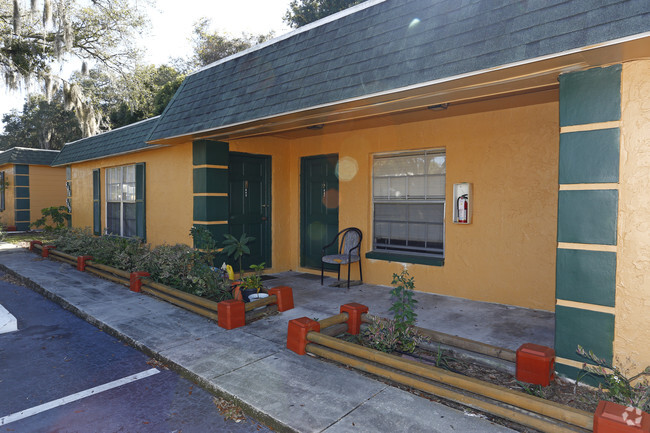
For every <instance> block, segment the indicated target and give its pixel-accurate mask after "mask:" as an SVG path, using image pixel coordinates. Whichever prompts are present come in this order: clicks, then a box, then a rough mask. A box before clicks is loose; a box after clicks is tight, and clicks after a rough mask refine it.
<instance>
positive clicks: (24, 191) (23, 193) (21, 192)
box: [14, 186, 29, 198]
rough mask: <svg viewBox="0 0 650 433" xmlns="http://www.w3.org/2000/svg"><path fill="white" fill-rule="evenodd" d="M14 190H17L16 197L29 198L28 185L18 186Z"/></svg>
mask: <svg viewBox="0 0 650 433" xmlns="http://www.w3.org/2000/svg"><path fill="white" fill-rule="evenodd" d="M14 191H15V192H16V198H29V187H28V186H17V187H15V188H14Z"/></svg>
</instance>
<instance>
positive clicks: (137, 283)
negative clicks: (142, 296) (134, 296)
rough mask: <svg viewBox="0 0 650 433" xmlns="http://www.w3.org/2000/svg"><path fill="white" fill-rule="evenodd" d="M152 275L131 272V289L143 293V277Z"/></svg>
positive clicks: (142, 272)
mask: <svg viewBox="0 0 650 433" xmlns="http://www.w3.org/2000/svg"><path fill="white" fill-rule="evenodd" d="M149 275H151V274H150V273H149V272H144V271H134V272H131V278H130V279H129V280H130V281H129V287H130V288H131V291H132V292H138V293H139V292H141V291H142V280H141V278H142V277H148V276H149Z"/></svg>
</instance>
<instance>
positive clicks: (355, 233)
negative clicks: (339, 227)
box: [339, 227, 361, 255]
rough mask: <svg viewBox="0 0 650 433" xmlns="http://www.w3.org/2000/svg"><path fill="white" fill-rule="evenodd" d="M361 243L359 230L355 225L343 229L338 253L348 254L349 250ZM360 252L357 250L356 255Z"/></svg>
mask: <svg viewBox="0 0 650 433" xmlns="http://www.w3.org/2000/svg"><path fill="white" fill-rule="evenodd" d="M359 243H361V230H359V229H358V228H355V227H350V228H348V229H345V230H344V233H343V238H342V239H341V246H340V248H339V254H348V253H349V252H350V250H352V249H353V248H356V247H357V246H358V245H359ZM358 254H360V252H359V250H357V255H358Z"/></svg>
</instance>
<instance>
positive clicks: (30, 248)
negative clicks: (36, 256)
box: [29, 241, 43, 251]
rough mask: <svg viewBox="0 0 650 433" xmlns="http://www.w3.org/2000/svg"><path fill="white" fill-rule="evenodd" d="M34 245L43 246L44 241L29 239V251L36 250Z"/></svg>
mask: <svg viewBox="0 0 650 433" xmlns="http://www.w3.org/2000/svg"><path fill="white" fill-rule="evenodd" d="M34 245H41V246H43V242H41V241H29V251H34Z"/></svg>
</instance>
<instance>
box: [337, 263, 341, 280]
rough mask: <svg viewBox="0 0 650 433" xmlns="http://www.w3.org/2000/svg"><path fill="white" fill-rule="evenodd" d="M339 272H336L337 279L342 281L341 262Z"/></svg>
mask: <svg viewBox="0 0 650 433" xmlns="http://www.w3.org/2000/svg"><path fill="white" fill-rule="evenodd" d="M337 272H338V273H337V274H336V280H337V281H341V265H340V264H339V268H338V271H337Z"/></svg>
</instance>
